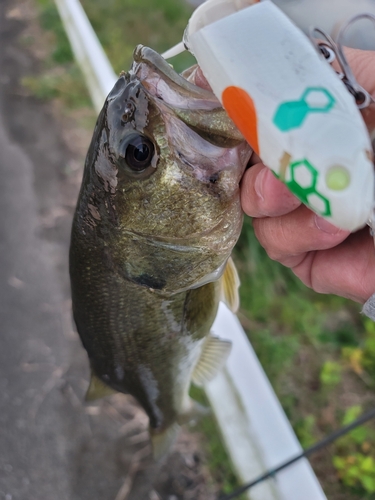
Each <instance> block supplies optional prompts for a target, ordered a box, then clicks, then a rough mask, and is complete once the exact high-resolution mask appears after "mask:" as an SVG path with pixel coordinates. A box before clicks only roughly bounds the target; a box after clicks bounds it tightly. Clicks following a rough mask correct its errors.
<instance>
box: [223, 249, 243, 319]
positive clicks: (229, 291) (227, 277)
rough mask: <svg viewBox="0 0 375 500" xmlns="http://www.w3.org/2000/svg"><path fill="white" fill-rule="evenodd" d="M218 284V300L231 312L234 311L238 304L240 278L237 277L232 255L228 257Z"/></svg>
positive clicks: (236, 309)
mask: <svg viewBox="0 0 375 500" xmlns="http://www.w3.org/2000/svg"><path fill="white" fill-rule="evenodd" d="M220 284H221V296H220V300H222V301H223V302H224V304H225V305H226V306H228V307H229V309H230V310H231V311H232V312H233V313H236V312H237V311H238V307H239V305H240V297H239V295H238V288H239V286H240V278H239V277H238V273H237V269H236V266H235V265H234V262H233V259H232V257H229V259H228V262H227V265H226V267H225V270H224V273H223V275H222V277H221V282H220Z"/></svg>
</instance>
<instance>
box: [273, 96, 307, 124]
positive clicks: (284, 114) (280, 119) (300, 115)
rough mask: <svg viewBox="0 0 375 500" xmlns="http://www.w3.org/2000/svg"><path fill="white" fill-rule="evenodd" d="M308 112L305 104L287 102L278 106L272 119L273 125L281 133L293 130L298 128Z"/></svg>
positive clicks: (302, 102) (301, 102)
mask: <svg viewBox="0 0 375 500" xmlns="http://www.w3.org/2000/svg"><path fill="white" fill-rule="evenodd" d="M308 112H309V107H308V105H307V103H306V102H305V101H303V100H301V101H289V102H283V103H282V104H280V106H279V108H278V110H277V111H276V114H275V116H274V118H273V123H274V124H275V125H276V127H277V128H279V129H280V130H281V131H282V132H287V131H288V130H292V129H293V128H299V127H300V126H301V125H302V122H303V121H304V119H305V118H306V115H307V113H308Z"/></svg>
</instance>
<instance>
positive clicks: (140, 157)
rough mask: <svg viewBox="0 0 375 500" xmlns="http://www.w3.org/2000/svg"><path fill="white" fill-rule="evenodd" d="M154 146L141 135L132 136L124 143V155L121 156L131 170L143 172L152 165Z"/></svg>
mask: <svg viewBox="0 0 375 500" xmlns="http://www.w3.org/2000/svg"><path fill="white" fill-rule="evenodd" d="M154 152H155V146H154V145H153V143H152V142H151V141H150V139H149V138H148V137H145V136H143V135H132V136H131V137H130V138H129V140H128V141H126V146H125V151H124V155H121V156H122V157H123V158H124V159H125V162H126V164H127V166H128V167H129V168H131V170H133V171H134V172H143V171H144V170H145V169H146V168H147V167H149V166H151V165H152V160H153V158H154Z"/></svg>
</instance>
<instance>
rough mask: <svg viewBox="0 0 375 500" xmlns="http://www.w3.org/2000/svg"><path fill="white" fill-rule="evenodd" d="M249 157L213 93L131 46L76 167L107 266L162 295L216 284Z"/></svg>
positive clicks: (235, 227) (233, 236)
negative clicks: (128, 61)
mask: <svg viewBox="0 0 375 500" xmlns="http://www.w3.org/2000/svg"><path fill="white" fill-rule="evenodd" d="M250 155H251V149H250V147H249V146H248V144H247V143H246V142H245V140H244V139H243V137H242V135H241V134H240V132H239V131H238V130H237V129H236V127H235V126H234V124H233V122H232V121H231V120H230V118H229V117H228V116H227V115H226V113H225V111H224V109H223V108H222V107H221V105H220V103H219V101H218V100H217V99H216V97H215V96H214V94H212V93H211V92H210V91H208V90H205V89H202V88H200V87H197V86H196V85H194V84H192V83H190V82H189V81H188V80H187V79H186V78H184V77H182V76H180V75H178V74H177V73H176V72H175V71H174V70H173V69H172V67H171V66H170V65H169V64H168V63H167V62H166V61H165V60H164V59H163V58H162V57H161V56H160V55H159V54H157V53H156V52H154V51H152V50H151V49H149V48H146V47H143V46H138V47H137V49H136V51H135V53H134V63H133V66H132V68H131V70H130V71H129V72H128V73H123V74H122V75H121V76H120V78H119V79H118V81H117V83H116V84H115V86H114V88H113V90H112V91H111V93H110V94H109V96H108V98H107V100H106V102H105V105H104V108H103V110H102V113H101V115H100V117H99V119H98V123H97V127H96V132H95V134H94V138H93V142H92V146H91V148H90V152H89V155H88V159H87V162H86V171H87V172H86V174H85V175H86V177H87V181H86V182H85V181H84V184H85V185H86V190H90V189H91V191H90V193H88V192H87V196H86V200H89V201H90V206H91V208H90V210H89V212H90V213H89V215H90V214H91V216H92V220H91V227H92V228H93V229H94V230H95V231H96V233H97V236H99V238H101V239H102V240H106V241H105V245H106V248H107V253H108V254H109V259H110V260H111V263H112V264H111V265H113V266H116V268H117V269H119V270H120V272H121V273H122V274H123V275H124V277H125V278H126V279H129V280H131V281H133V282H136V283H139V284H140V285H143V286H146V287H148V288H151V289H153V290H155V291H159V292H161V293H166V294H173V293H176V292H179V291H181V290H185V289H188V288H192V287H194V286H200V285H201V284H204V283H205V282H209V281H212V280H213V279H217V278H218V277H219V275H220V273H221V271H222V269H223V267H224V265H225V262H226V260H227V259H228V257H229V255H230V253H231V250H232V248H233V246H234V244H235V242H236V241H237V239H238V236H239V233H240V229H241V225H242V211H241V207H240V200H239V181H240V179H241V176H242V174H243V172H244V170H245V167H246V164H247V162H248V160H249V157H250ZM89 185H91V188H88V187H87V186H89ZM84 198H85V197H84ZM94 216H95V217H94ZM94 219H95V220H94Z"/></svg>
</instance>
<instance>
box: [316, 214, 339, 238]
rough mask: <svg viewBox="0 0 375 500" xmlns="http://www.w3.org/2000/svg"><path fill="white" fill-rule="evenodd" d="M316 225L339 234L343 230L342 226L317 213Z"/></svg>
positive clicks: (328, 231) (331, 232) (323, 229)
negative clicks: (337, 225) (335, 224)
mask: <svg viewBox="0 0 375 500" xmlns="http://www.w3.org/2000/svg"><path fill="white" fill-rule="evenodd" d="M315 225H316V227H317V228H318V229H320V230H321V231H323V232H324V233H328V234H338V233H339V232H340V231H341V229H340V228H338V227H336V226H334V225H333V224H331V223H330V222H328V221H327V220H326V219H324V218H323V217H319V215H315Z"/></svg>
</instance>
